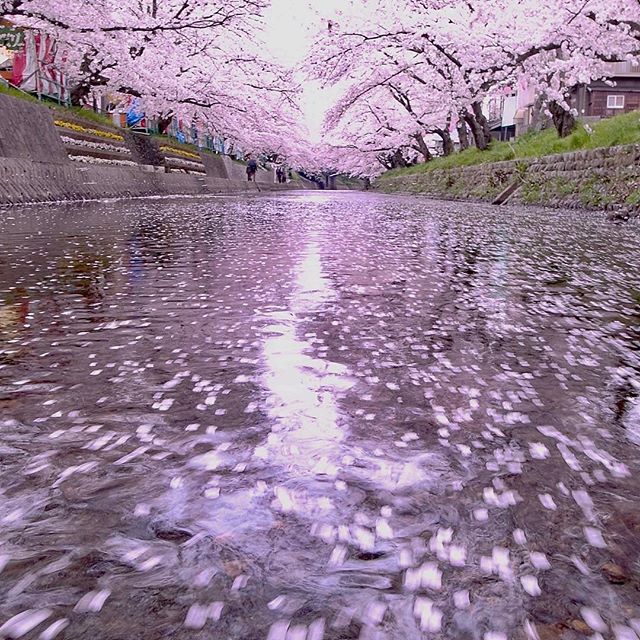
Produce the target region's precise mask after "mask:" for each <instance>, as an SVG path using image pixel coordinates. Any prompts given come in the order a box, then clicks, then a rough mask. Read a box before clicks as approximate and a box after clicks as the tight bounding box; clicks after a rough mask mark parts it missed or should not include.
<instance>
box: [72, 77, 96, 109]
mask: <svg viewBox="0 0 640 640" xmlns="http://www.w3.org/2000/svg"><path fill="white" fill-rule="evenodd" d="M90 92H91V85H90V84H89V83H88V82H87V81H86V80H80V82H78V83H77V84H75V85H73V87H71V91H70V92H69V97H70V98H71V105H72V106H74V107H81V106H82V105H83V104H84V101H85V100H86V99H87V97H88V96H89V93H90Z"/></svg>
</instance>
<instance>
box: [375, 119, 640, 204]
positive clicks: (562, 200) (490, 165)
mask: <svg viewBox="0 0 640 640" xmlns="http://www.w3.org/2000/svg"><path fill="white" fill-rule="evenodd" d="M638 116H639V114H638V113H637V112H634V113H631V114H625V115H624V116H619V117H618V118H612V119H611V120H605V121H602V122H600V123H598V124H597V125H594V127H593V129H592V131H591V133H590V134H588V133H587V132H586V131H585V130H584V128H581V129H579V130H578V131H576V132H575V133H574V134H572V137H570V138H566V139H562V140H561V139H558V138H554V136H555V134H554V132H553V131H544V132H542V133H540V134H537V135H535V136H525V137H524V138H522V139H520V140H517V141H516V142H515V143H514V144H513V145H508V144H507V143H495V146H494V147H492V148H491V149H490V150H488V151H486V152H478V151H475V150H470V151H466V152H463V153H461V154H456V155H454V156H449V157H447V158H438V159H436V160H435V161H433V162H431V163H427V164H424V165H417V166H415V167H410V168H407V169H401V170H394V171H389V172H388V173H386V174H384V175H383V176H382V177H381V178H380V179H379V180H378V181H377V183H376V185H375V186H376V188H377V189H379V190H381V191H385V192H408V193H420V194H425V195H428V196H432V197H435V198H446V199H454V200H472V201H483V202H495V203H496V204H502V203H504V202H507V201H508V202H514V203H521V204H537V205H544V206H551V207H565V208H576V209H577V208H579V209H605V210H619V209H624V210H629V211H635V210H637V208H638V206H639V205H640V166H639V160H640V126H639V122H640V121H639V119H638ZM623 142H631V143H629V144H619V143H623ZM598 145H602V146H598ZM552 151H557V152H556V153H552Z"/></svg>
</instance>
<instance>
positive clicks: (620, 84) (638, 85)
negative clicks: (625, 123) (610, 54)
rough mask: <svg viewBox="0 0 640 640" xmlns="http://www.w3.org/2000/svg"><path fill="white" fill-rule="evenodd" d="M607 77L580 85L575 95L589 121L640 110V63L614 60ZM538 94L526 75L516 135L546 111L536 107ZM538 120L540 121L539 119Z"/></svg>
mask: <svg viewBox="0 0 640 640" xmlns="http://www.w3.org/2000/svg"><path fill="white" fill-rule="evenodd" d="M606 72H607V74H608V77H607V79H605V80H594V81H593V82H591V83H589V84H583V85H578V86H577V87H575V88H574V89H573V91H572V94H571V99H570V101H571V106H572V107H573V108H574V109H575V110H576V112H577V114H578V117H579V118H581V119H583V120H586V121H589V120H591V121H594V120H601V119H602V118H611V117H613V116H617V115H619V114H621V113H626V112H629V111H634V110H640V63H638V62H632V61H629V62H613V63H610V64H608V65H606ZM536 97H537V96H536V94H535V92H534V91H533V89H532V87H528V86H527V83H526V80H525V79H524V78H523V79H521V80H520V81H519V83H518V90H517V110H516V114H515V118H514V121H515V125H516V135H517V136H520V135H522V134H523V133H526V132H527V131H529V129H531V128H532V127H535V126H536V124H539V122H540V118H543V119H544V117H545V116H544V114H543V113H541V112H540V110H539V109H536V106H535V103H536ZM536 120H537V122H536Z"/></svg>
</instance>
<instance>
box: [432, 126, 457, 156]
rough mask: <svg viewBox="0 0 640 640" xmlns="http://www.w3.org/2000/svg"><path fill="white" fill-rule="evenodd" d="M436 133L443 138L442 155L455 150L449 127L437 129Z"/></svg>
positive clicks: (449, 153)
mask: <svg viewBox="0 0 640 640" xmlns="http://www.w3.org/2000/svg"><path fill="white" fill-rule="evenodd" d="M436 134H437V135H439V136H440V138H442V155H443V156H450V155H451V154H452V153H453V152H454V151H455V147H454V146H453V140H452V139H451V134H450V133H449V131H448V130H447V129H436Z"/></svg>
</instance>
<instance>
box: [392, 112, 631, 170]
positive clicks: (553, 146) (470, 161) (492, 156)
mask: <svg viewBox="0 0 640 640" xmlns="http://www.w3.org/2000/svg"><path fill="white" fill-rule="evenodd" d="M590 127H591V130H592V131H591V133H589V132H588V131H587V130H586V129H585V128H584V126H583V125H582V124H579V125H578V126H577V128H576V130H575V131H574V132H573V133H572V134H571V135H570V136H568V137H566V138H559V137H558V135H557V133H556V131H555V129H553V128H552V129H545V130H544V131H540V132H535V133H534V132H531V133H527V134H525V135H523V136H521V137H520V138H518V139H517V140H515V141H514V142H511V143H510V142H496V141H494V142H493V143H492V145H491V147H490V148H489V149H487V151H478V150H477V149H475V148H473V149H467V150H466V151H462V152H460V153H454V154H453V155H451V156H447V157H442V158H435V159H434V160H432V161H431V162H427V163H423V164H418V165H415V166H413V167H408V168H406V169H393V170H392V171H387V172H386V173H385V174H384V175H383V176H382V178H381V180H384V179H385V178H387V177H389V178H390V177H393V176H406V175H412V174H417V173H426V172H428V171H435V170H436V169H453V168H456V167H468V166H471V165H477V164H486V163H490V162H502V161H505V160H518V159H522V158H537V157H540V156H548V155H552V154H554V153H566V152H570V151H579V150H581V149H599V148H602V147H613V146H616V145H623V144H634V143H640V111H632V112H631V113H625V114H623V115H620V116H616V117H615V118H608V119H607V120H600V121H599V122H596V123H595V124H592V125H590Z"/></svg>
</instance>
